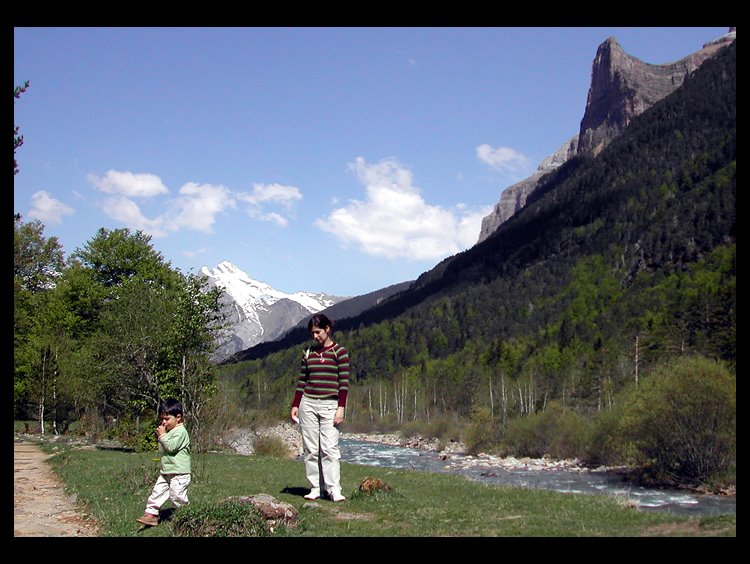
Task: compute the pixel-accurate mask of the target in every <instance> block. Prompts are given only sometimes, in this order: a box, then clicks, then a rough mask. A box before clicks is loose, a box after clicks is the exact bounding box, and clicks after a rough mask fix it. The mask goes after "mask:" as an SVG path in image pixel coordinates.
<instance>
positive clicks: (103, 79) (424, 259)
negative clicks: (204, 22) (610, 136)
mask: <svg viewBox="0 0 750 564" xmlns="http://www.w3.org/2000/svg"><path fill="white" fill-rule="evenodd" d="M727 31H728V27H669V28H660V27H640V28H639V27H620V28H616V27H613V28H608V27H559V28H555V27H540V28H531V27H508V28H506V27H493V28H489V27H488V28H477V27H464V28H450V27H437V28H429V27H372V28H368V27H354V28H346V27H321V28H284V27H268V28H267V27H261V28H226V27H216V28H158V27H148V28H138V27H124V28H97V27H85V28H72V27H71V28H68V27H66V28H54V27H26V28H15V29H14V36H15V37H14V71H13V79H14V86H15V85H20V84H22V83H23V82H24V81H26V80H29V81H30V82H31V86H30V88H29V89H28V91H27V92H26V93H24V94H23V95H22V96H21V98H20V99H19V100H16V101H15V104H14V123H15V124H16V125H17V126H19V127H20V133H21V134H22V135H23V136H24V145H23V146H22V147H21V148H20V149H19V150H18V152H17V154H16V158H17V160H18V162H19V166H20V172H19V173H18V174H17V175H16V176H15V177H14V211H15V212H18V213H20V214H21V215H22V216H23V219H24V220H25V221H31V220H34V219H39V220H41V221H42V222H43V223H44V225H45V235H46V236H56V237H58V239H59V240H60V243H61V244H62V246H63V249H64V251H65V253H66V256H67V255H68V254H71V253H73V252H74V251H75V250H76V249H77V248H80V247H82V246H83V245H84V244H85V243H86V242H87V241H88V240H90V239H91V238H92V237H93V236H94V235H95V234H96V232H97V230H98V229H99V228H100V227H106V228H108V229H117V228H120V227H127V228H130V229H131V231H133V232H134V231H136V230H138V229H141V230H143V231H145V232H147V233H149V234H151V236H152V244H153V246H154V248H155V249H156V250H158V251H159V252H161V253H162V254H163V255H164V257H165V258H166V259H167V260H168V261H170V262H171V263H172V265H173V266H175V267H178V268H180V269H181V270H182V271H183V272H191V271H192V272H198V271H199V270H200V268H201V266H204V265H206V266H209V267H213V266H215V265H216V264H218V263H219V262H221V261H224V260H228V261H230V262H232V263H234V264H236V265H237V266H238V267H240V268H241V269H242V270H244V271H245V272H247V274H248V275H249V276H251V277H252V278H255V279H257V280H260V281H262V282H265V283H268V284H270V285H271V286H273V287H274V288H276V289H278V290H282V291H284V292H288V293H292V292H295V291H299V290H309V291H320V292H326V293H329V294H333V295H339V296H355V295H360V294H365V293H368V292H371V291H374V290H377V289H380V288H383V287H385V286H388V285H390V284H395V283H398V282H403V281H406V280H413V279H415V278H417V277H418V276H419V275H420V274H421V273H423V272H425V271H427V270H429V269H430V268H432V267H433V266H435V265H436V264H437V263H438V262H439V261H440V260H442V259H443V258H445V257H448V256H450V255H453V254H455V253H457V252H459V251H461V250H464V249H466V248H469V247H471V246H472V245H473V244H474V243H476V240H477V237H478V235H479V227H480V224H481V218H482V217H484V216H485V215H487V213H489V212H490V211H491V209H492V207H493V206H494V204H495V203H496V202H497V201H498V199H499V197H500V193H501V192H502V190H503V189H505V188H507V187H508V186H510V185H511V184H513V183H515V182H517V181H519V180H522V179H523V178H525V177H527V176H529V174H531V173H532V172H533V171H534V170H535V169H536V167H537V165H538V164H539V163H540V161H541V160H542V159H544V158H545V157H546V156H547V155H549V154H551V153H553V152H554V151H556V150H557V149H558V148H559V147H560V146H561V145H562V144H563V143H564V142H565V141H566V140H567V139H569V138H570V137H572V136H573V135H574V134H576V133H577V132H578V128H579V125H580V121H581V118H582V117H583V112H584V109H585V105H586V96H587V93H588V88H589V81H590V76H591V65H592V62H593V60H594V56H595V54H596V49H597V47H598V46H599V45H600V44H601V43H602V42H603V41H604V40H606V39H607V38H608V37H610V36H614V37H615V38H616V39H617V40H618V42H619V43H620V45H621V46H622V47H623V48H624V49H625V51H626V52H627V53H629V54H630V55H633V56H635V57H638V58H639V59H641V60H643V61H645V62H647V63H652V64H664V63H669V62H673V61H675V60H678V59H680V58H682V57H684V56H686V55H688V54H690V53H692V52H694V51H697V50H698V49H700V48H701V46H702V45H703V44H704V43H706V42H707V41H710V40H712V39H715V38H717V37H719V36H720V35H723V34H724V33H726V32H727Z"/></svg>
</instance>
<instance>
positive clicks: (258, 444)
mask: <svg viewBox="0 0 750 564" xmlns="http://www.w3.org/2000/svg"><path fill="white" fill-rule="evenodd" d="M253 453H254V454H257V455H258V456H270V457H272V458H289V456H290V455H291V453H290V452H289V447H287V446H286V443H285V442H284V439H282V438H281V437H279V436H278V435H261V436H259V437H256V438H255V439H253Z"/></svg>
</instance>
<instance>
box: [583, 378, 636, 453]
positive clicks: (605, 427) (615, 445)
mask: <svg viewBox="0 0 750 564" xmlns="http://www.w3.org/2000/svg"><path fill="white" fill-rule="evenodd" d="M626 397H627V396H626V394H625V393H621V394H620V395H619V396H618V398H617V400H618V401H617V402H616V403H615V406H614V407H613V408H612V409H605V410H603V411H600V412H598V413H597V414H596V416H595V417H594V418H593V419H592V420H591V422H590V424H589V426H588V432H587V434H586V446H585V451H584V453H583V455H582V458H583V460H584V462H585V463H586V464H588V465H590V466H601V465H604V466H619V465H630V464H632V463H633V462H634V458H633V449H632V445H631V444H630V443H629V442H628V441H627V440H626V439H625V437H624V435H623V432H622V413H623V405H624V404H625V403H626V402H627V399H626Z"/></svg>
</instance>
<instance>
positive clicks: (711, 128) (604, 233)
mask: <svg viewBox="0 0 750 564" xmlns="http://www.w3.org/2000/svg"><path fill="white" fill-rule="evenodd" d="M735 43H736V42H732V43H731V44H730V45H729V46H727V45H724V46H723V48H722V49H721V50H719V51H717V53H724V56H723V57H722V58H721V62H716V64H715V65H711V66H710V68H709V69H708V70H706V71H705V72H704V73H698V72H695V73H693V74H692V75H691V76H690V77H689V80H686V81H685V83H684V84H683V87H684V86H686V85H688V84H690V87H691V88H690V90H689V91H686V90H685V89H684V88H680V89H678V90H676V91H675V92H674V93H673V94H671V95H669V96H667V97H666V98H665V99H663V100H660V101H659V102H658V103H656V104H654V106H653V107H652V108H649V109H648V110H647V111H644V113H643V114H641V115H639V116H636V118H634V119H633V120H632V123H631V124H629V126H628V127H627V128H626V129H625V130H624V131H623V134H622V135H620V136H618V137H616V138H615V139H614V140H613V141H612V143H610V144H608V146H607V147H606V148H605V149H603V150H602V151H601V152H600V153H599V154H598V155H596V156H590V155H577V156H575V157H573V158H572V159H569V160H568V161H566V162H565V163H564V164H562V165H561V166H559V167H558V168H557V169H556V170H555V171H554V172H552V173H551V174H549V175H547V176H546V177H545V180H544V183H543V184H542V185H541V186H540V187H539V189H537V190H536V191H535V192H534V194H533V197H531V198H530V202H527V205H526V206H525V207H524V208H523V209H522V210H520V211H519V212H518V213H516V214H514V215H513V216H512V217H511V218H510V219H509V220H508V221H506V222H505V223H504V224H503V225H501V226H500V227H499V228H498V229H497V230H496V231H495V232H494V233H493V234H492V235H491V236H490V237H488V238H487V239H486V240H485V241H483V242H481V243H478V244H477V245H475V246H474V247H472V248H471V249H468V250H466V251H463V252H461V253H458V254H457V255H454V256H453V257H449V258H447V259H444V260H443V261H441V262H440V263H439V264H438V265H436V266H435V267H434V268H433V269H431V270H429V271H427V272H425V273H423V274H422V275H421V276H420V277H419V278H418V279H417V280H416V281H415V282H414V283H413V284H412V285H411V287H410V288H409V290H407V291H405V292H402V293H400V294H397V295H395V296H394V297H393V298H391V299H389V300H386V301H385V302H383V303H381V304H380V305H378V306H376V307H374V308H372V309H370V310H367V311H365V312H363V313H362V314H361V315H359V316H357V317H356V318H352V319H349V320H345V322H344V323H343V324H342V325H343V327H340V329H344V330H347V329H352V330H354V329H357V328H360V327H365V326H367V325H370V324H374V323H377V322H380V321H384V320H386V319H394V318H396V317H397V316H399V315H401V314H403V313H404V312H406V311H407V310H411V311H415V308H417V307H418V306H419V309H420V311H428V310H429V308H430V307H432V306H431V305H430V304H437V303H440V302H441V300H442V299H443V298H446V296H460V295H462V294H461V292H462V291H463V290H462V289H472V291H473V292H474V293H475V294H477V293H482V292H485V290H484V289H483V288H487V290H486V291H490V290H489V287H490V286H489V284H490V282H491V281H494V280H498V279H500V278H503V279H507V280H517V279H518V277H519V276H521V275H522V274H523V273H524V272H530V271H531V269H532V265H535V264H537V265H543V264H544V263H547V264H549V265H550V268H552V269H553V270H554V269H560V268H563V267H562V266H555V265H556V264H559V265H563V264H568V262H569V261H571V260H573V259H572V257H574V256H576V255H575V253H577V252H580V251H578V250H577V249H579V248H580V246H581V245H584V244H585V245H587V247H586V248H588V249H590V250H589V252H593V253H602V256H605V255H606V256H609V255H611V254H612V253H613V252H617V253H618V256H617V263H616V266H617V268H618V269H620V268H621V269H622V270H623V272H624V275H623V278H622V279H621V280H620V283H621V284H622V286H623V288H627V287H628V286H629V285H631V284H633V283H634V282H635V281H636V280H637V279H638V276H639V274H640V273H649V272H655V271H656V270H658V269H659V268H664V269H665V271H666V272H671V271H679V270H680V269H684V268H685V264H687V263H688V262H690V261H695V260H699V259H700V258H701V257H702V256H705V253H706V252H708V251H709V250H710V249H712V248H713V247H714V246H715V245H718V244H721V243H722V242H727V241H732V240H733V235H732V233H734V227H732V225H733V223H732V221H733V220H732V217H735V216H734V215H733V212H732V210H733V209H734V205H735V204H734V201H733V200H732V199H731V196H729V195H728V194H729V193H728V192H727V191H726V190H727V189H728V187H727V184H726V182H729V183H730V184H729V187H730V188H731V186H732V185H733V184H732V183H733V182H736V180H734V173H733V172H732V171H733V170H734V168H733V167H732V166H731V163H730V164H729V165H726V164H721V162H723V161H721V159H726V158H728V159H729V160H730V161H731V159H732V158H733V155H735V154H736V147H735V146H734V145H733V142H734V141H733V140H734V139H735V138H736V137H735V136H736V84H735V85H732V88H731V89H730V85H729V84H727V82H726V81H727V80H731V79H732V77H736V46H735ZM730 57H733V59H731V62H730ZM730 64H731V65H734V66H732V67H731V69H730V68H729V67H725V68H724V70H719V71H717V70H715V69H716V68H717V67H718V66H720V65H730ZM702 66H705V65H702ZM699 75H700V80H698V78H697V77H698V76H699ZM693 77H696V78H695V79H693ZM701 88H702V89H703V90H704V91H705V92H704V93H701V94H696V92H698V91H699V89H701ZM678 92H679V93H680V96H677V93H678ZM712 95H716V96H718V95H721V96H722V98H721V99H718V98H717V99H716V100H714V99H712V98H711V96H712ZM676 96H677V97H676ZM712 120H714V121H712ZM722 132H725V133H722ZM706 135H709V136H711V135H713V136H714V137H715V138H717V139H722V140H721V141H720V142H719V143H717V142H715V141H714V142H713V144H711V145H705V144H703V143H704V138H705V137H706ZM641 147H643V149H642V148H641ZM691 151H692V153H691ZM701 153H706V154H711V155H713V156H712V157H711V158H712V159H714V158H715V159H719V161H717V164H716V166H717V167H719V169H718V170H720V175H721V176H720V177H719V178H717V179H708V181H710V182H720V183H721V184H719V185H718V186H720V187H721V190H722V191H721V193H719V194H716V196H715V197H713V196H712V201H711V202H710V203H709V202H703V203H701V204H700V205H699V206H697V207H696V206H692V204H690V203H689V202H688V203H686V204H684V205H683V204H681V202H680V200H679V199H678V198H676V197H675V196H672V195H671V194H678V193H679V190H680V188H679V186H681V185H682V184H683V183H684V186H685V188H684V189H690V190H694V186H695V183H696V182H698V180H699V179H692V178H690V174H694V173H690V172H689V171H691V170H693V169H694V168H696V166H697V165H698V164H699V163H694V164H691V162H690V159H691V158H694V157H691V156H690V155H691V154H698V155H700V154H701ZM675 158H676V159H685V158H687V159H688V161H684V160H682V161H675V164H672V163H670V162H669V159H675ZM702 158H703V157H702ZM638 159H641V160H644V159H648V160H649V161H653V164H651V165H649V166H651V167H652V170H654V171H655V170H657V169H654V168H653V167H659V168H658V170H659V171H661V172H659V174H663V175H664V178H665V181H664V183H663V184H662V185H661V186H657V187H654V188H653V190H654V192H652V193H650V194H643V192H642V191H643V190H644V186H650V185H651V183H653V182H654V179H652V178H651V176H650V174H652V173H648V172H646V176H644V177H643V179H642V181H641V180H639V179H638V177H637V176H634V175H643V174H644V171H643V170H641V169H642V168H643V164H642V163H641V161H639V160H638ZM621 161H622V162H621ZM631 162H632V163H633V164H632V165H631V164H627V163H631ZM701 162H702V161H701ZM636 164H637V165H638V166H639V167H640V168H638V169H633V171H635V170H637V172H624V171H628V170H629V169H628V168H627V167H628V166H634V165H636ZM708 164H710V163H708ZM701 166H705V165H703V164H701ZM623 167H626V168H623ZM621 170H622V171H623V172H618V171H621ZM680 170H684V172H682V173H680V174H682V175H683V176H682V177H680V178H679V179H678V180H679V184H678V185H677V186H678V187H677V188H675V187H672V186H671V182H672V181H670V178H671V177H672V175H673V174H677V173H679V171H680ZM646 171H648V166H647V167H646ZM675 171H677V172H675ZM717 174H719V173H717ZM723 176H727V179H724V178H723ZM631 177H633V179H631ZM642 182H643V183H642ZM602 183H604V184H602ZM657 188H658V189H657ZM639 191H640V193H639ZM692 193H693V192H691V194H692ZM662 194H665V195H666V196H664V198H661V199H660V197H661V196H662ZM646 196H647V197H646ZM721 198H729V199H725V200H723V201H722V199H721ZM647 200H653V203H652V204H649V205H656V206H658V207H657V208H654V210H653V211H649V212H648V214H647V215H638V214H636V215H633V216H632V217H631V216H624V215H622V214H624V213H625V214H627V213H630V212H629V211H628V210H629V209H630V208H631V207H632V208H633V209H634V210H638V209H639V208H640V207H642V206H643V205H644V203H646V201H647ZM691 201H692V200H691ZM685 205H687V206H692V207H685ZM707 205H710V206H714V207H716V206H718V207H716V208H715V211H714V210H711V212H710V213H711V214H712V217H714V218H719V217H720V218H722V222H723V223H718V222H717V219H714V221H713V223H709V224H706V226H705V228H703V229H710V232H701V231H700V229H699V226H701V225H703V224H704V223H705V221H706V220H705V218H704V215H703V213H704V212H703V207H705V206H707ZM664 206H666V207H664ZM722 206H723V209H722ZM662 207H664V209H661V208H662ZM671 208H674V209H675V210H678V209H679V210H680V211H679V212H677V211H675V212H674V216H673V218H672V219H670V220H669V222H666V219H665V220H664V221H662V220H660V221H659V222H657V221H656V219H655V218H656V216H654V217H651V215H652V214H654V213H656V212H657V211H658V213H659V214H662V216H663V214H664V213H668V210H669V209H671ZM727 214H728V215H727ZM620 217H622V219H623V222H622V223H619V222H620V220H619V219H617V218H620ZM626 217H627V221H625V219H626ZM665 217H669V216H665ZM685 221H687V222H688V223H685V227H686V228H688V227H689V229H687V230H686V232H685V233H683V234H679V235H667V234H662V233H661V232H660V230H661V231H664V230H667V229H670V227H669V226H670V225H672V224H675V222H677V225H680V222H685ZM690 222H692V223H690ZM727 222H729V223H727ZM634 230H636V231H634ZM714 232H715V233H714ZM665 237H666V239H665ZM670 237H671V239H670ZM727 238H728V239H727ZM662 241H666V242H667V243H668V245H666V246H665V245H664V244H663V243H662ZM612 260H614V256H613V257H612ZM540 261H541V262H540ZM660 265H662V266H660ZM565 268H568V267H567V266H566V267H565ZM613 268H614V266H613ZM561 272H562V271H561ZM545 276H548V274H545ZM560 276H562V275H561V274H560V275H558V276H556V277H555V278H551V279H550V280H549V282H545V284H547V285H548V286H549V288H552V287H553V286H554V287H557V286H558V285H559V284H560V283H561V282H560V281H559V280H557V278H560ZM566 276H568V275H566ZM550 291H551V290H550ZM420 304H425V305H424V307H422V306H420ZM498 305H500V303H499V304H498ZM501 309H502V310H503V311H504V310H506V309H507V307H506V306H502V307H501ZM420 315H422V314H420ZM497 315H499V316H500V317H502V315H503V314H502V313H501V312H498V313H497ZM514 316H515V317H510V318H508V319H507V322H508V323H509V324H511V323H517V322H518V314H517V312H516V313H515V314H514ZM459 328H461V326H459ZM461 330H462V331H463V332H469V333H474V334H476V333H482V332H483V331H484V329H481V328H480V327H475V328H472V329H469V328H464V329H461ZM506 331H507V329H506ZM301 337H302V336H297V338H301ZM295 342H296V341H295V339H294V338H289V339H285V340H284V341H283V342H277V343H276V344H275V345H274V346H264V347H262V348H261V349H259V350H257V351H244V352H243V353H242V354H238V355H236V356H235V358H234V360H237V361H239V360H244V359H249V358H259V357H261V356H263V355H264V354H268V353H270V352H273V351H274V350H281V349H283V348H285V347H288V346H291V345H292V344H294V343H295Z"/></svg>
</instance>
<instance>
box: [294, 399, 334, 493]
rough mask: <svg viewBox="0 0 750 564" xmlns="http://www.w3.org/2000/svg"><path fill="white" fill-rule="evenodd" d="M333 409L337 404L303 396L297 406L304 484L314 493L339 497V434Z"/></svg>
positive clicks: (332, 401)
mask: <svg viewBox="0 0 750 564" xmlns="http://www.w3.org/2000/svg"><path fill="white" fill-rule="evenodd" d="M337 407H338V401H337V400H316V399H311V398H308V397H307V396H303V397H302V401H301V402H300V404H299V425H300V430H301V432H302V446H303V447H304V460H305V475H306V477H307V481H308V482H310V486H311V487H312V488H313V489H314V490H317V489H320V490H321V491H326V490H327V491H328V493H330V494H334V493H337V494H340V493H341V472H340V465H339V459H340V458H341V452H340V451H339V430H338V428H337V427H335V426H334V424H333V416H334V415H335V414H336V408H337ZM321 471H322V480H321Z"/></svg>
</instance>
